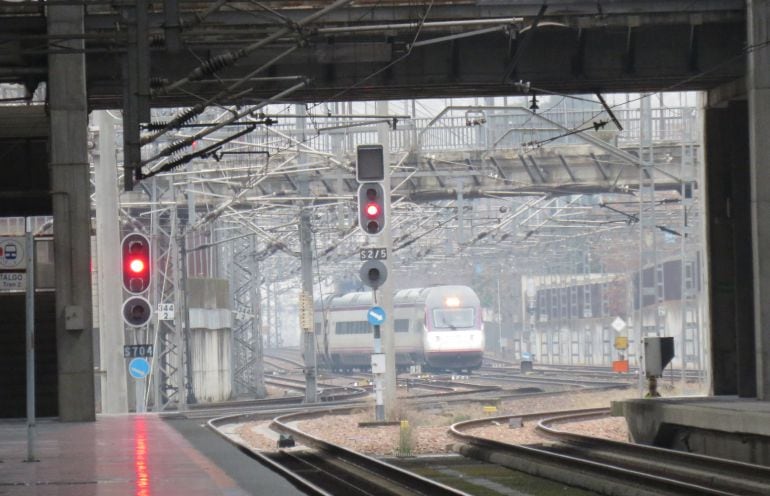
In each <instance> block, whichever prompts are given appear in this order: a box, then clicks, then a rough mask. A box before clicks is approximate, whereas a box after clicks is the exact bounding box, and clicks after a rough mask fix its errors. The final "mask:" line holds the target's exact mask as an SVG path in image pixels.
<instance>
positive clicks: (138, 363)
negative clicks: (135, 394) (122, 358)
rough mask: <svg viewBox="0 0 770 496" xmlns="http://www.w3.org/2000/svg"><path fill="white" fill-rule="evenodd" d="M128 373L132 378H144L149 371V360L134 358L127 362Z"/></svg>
mask: <svg viewBox="0 0 770 496" xmlns="http://www.w3.org/2000/svg"><path fill="white" fill-rule="evenodd" d="M128 373H129V374H131V377H133V378H134V379H144V378H145V377H147V374H149V373H150V362H148V361H147V359H146V358H134V359H133V360H131V361H130V362H128Z"/></svg>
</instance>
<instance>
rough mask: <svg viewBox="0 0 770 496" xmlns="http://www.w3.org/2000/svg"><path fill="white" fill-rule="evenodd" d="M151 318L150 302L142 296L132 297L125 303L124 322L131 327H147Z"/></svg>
mask: <svg viewBox="0 0 770 496" xmlns="http://www.w3.org/2000/svg"><path fill="white" fill-rule="evenodd" d="M151 317H152V308H151V307H150V302H149V301H147V300H146V299H144V298H142V297H141V296H132V297H130V298H128V299H127V300H126V301H124V302H123V322H125V323H126V324H128V325H129V326H130V327H142V326H145V325H147V323H148V322H149V321H150V318H151Z"/></svg>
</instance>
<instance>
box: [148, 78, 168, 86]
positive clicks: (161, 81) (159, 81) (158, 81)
mask: <svg viewBox="0 0 770 496" xmlns="http://www.w3.org/2000/svg"><path fill="white" fill-rule="evenodd" d="M167 84H168V79H166V78H162V77H151V78H150V88H162V87H164V86H166V85H167Z"/></svg>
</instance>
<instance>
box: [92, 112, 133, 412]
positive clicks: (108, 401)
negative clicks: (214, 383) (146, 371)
mask: <svg viewBox="0 0 770 496" xmlns="http://www.w3.org/2000/svg"><path fill="white" fill-rule="evenodd" d="M96 124H97V126H98V127H99V163H98V164H97V165H96V167H95V173H94V176H95V183H96V186H95V190H96V191H95V196H96V250H97V260H96V263H97V265H96V266H97V274H98V277H99V284H98V286H99V295H98V298H99V305H98V306H99V349H100V353H99V357H100V362H101V363H100V368H101V369H102V371H103V373H104V375H103V377H104V379H103V380H102V382H101V393H102V394H101V397H102V413H126V412H128V397H127V394H128V393H127V391H126V388H127V385H126V360H125V358H123V345H124V344H126V343H125V336H124V333H123V316H122V315H121V305H122V303H123V302H122V296H123V295H122V292H123V291H122V289H121V288H122V286H123V282H122V281H121V280H120V274H121V269H120V264H121V253H120V233H119V232H118V175H117V170H118V169H117V160H116V158H115V119H113V118H112V117H111V116H110V114H109V113H107V112H105V111H101V112H97V113H96Z"/></svg>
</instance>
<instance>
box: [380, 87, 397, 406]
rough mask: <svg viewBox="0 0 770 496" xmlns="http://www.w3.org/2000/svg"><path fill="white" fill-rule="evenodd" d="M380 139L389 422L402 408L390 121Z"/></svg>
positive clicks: (382, 111) (383, 106) (382, 298)
mask: <svg viewBox="0 0 770 496" xmlns="http://www.w3.org/2000/svg"><path fill="white" fill-rule="evenodd" d="M376 112H377V114H379V115H387V114H388V112H389V108H388V102H387V101H378V102H377V103H376ZM377 141H378V142H379V143H380V144H381V145H382V158H383V161H384V162H385V179H384V180H383V181H382V189H383V190H384V191H385V192H386V193H385V212H386V213H385V215H386V218H387V219H388V223H389V224H387V225H386V226H385V229H384V230H383V232H382V234H381V235H380V239H379V242H378V243H379V245H378V246H384V247H386V248H387V249H388V259H387V260H385V266H386V267H387V269H388V273H389V274H390V276H389V277H388V278H387V279H386V280H385V284H383V285H382V287H381V288H380V289H379V294H380V301H379V305H380V306H381V307H382V308H383V309H384V310H385V312H386V318H385V322H383V324H382V325H381V326H380V332H381V336H382V351H383V353H385V387H384V394H383V401H384V406H385V418H386V419H387V420H389V421H395V420H399V418H398V416H399V414H400V408H399V407H398V396H397V387H398V385H397V384H396V381H397V378H398V371H397V370H396V336H395V333H394V327H393V321H394V320H395V313H394V311H393V292H394V288H395V286H394V284H393V269H392V267H393V240H392V239H391V234H390V233H391V230H392V229H393V225H392V221H393V213H392V212H391V211H390V127H388V125H387V124H384V123H383V124H379V125H378V126H377Z"/></svg>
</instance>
